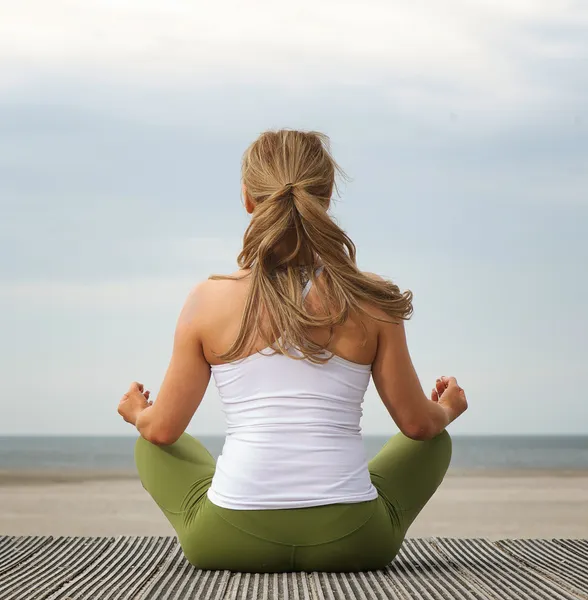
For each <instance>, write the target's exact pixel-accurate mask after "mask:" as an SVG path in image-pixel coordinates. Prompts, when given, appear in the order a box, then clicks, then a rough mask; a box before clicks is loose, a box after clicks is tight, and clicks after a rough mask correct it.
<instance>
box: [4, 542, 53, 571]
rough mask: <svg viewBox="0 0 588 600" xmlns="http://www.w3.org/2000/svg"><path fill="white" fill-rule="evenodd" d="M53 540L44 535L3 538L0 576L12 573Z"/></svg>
mask: <svg viewBox="0 0 588 600" xmlns="http://www.w3.org/2000/svg"><path fill="white" fill-rule="evenodd" d="M52 539H53V538H52V537H51V536H42V535H36V536H27V537H14V536H3V539H2V542H1V544H0V575H1V574H2V573H6V572H7V571H10V570H11V569H13V568H14V567H16V566H18V565H19V564H20V563H21V562H23V561H24V560H26V559H27V558H28V557H29V556H31V555H32V554H35V553H36V552H38V551H40V550H41V548H42V547H43V546H45V545H46V544H49V543H50V542H51V540H52Z"/></svg>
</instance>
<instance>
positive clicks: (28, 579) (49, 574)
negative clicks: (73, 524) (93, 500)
mask: <svg viewBox="0 0 588 600" xmlns="http://www.w3.org/2000/svg"><path fill="white" fill-rule="evenodd" d="M109 543H110V539H109V538H81V537H77V538H76V537H57V538H53V539H50V540H49V541H48V542H47V543H44V544H41V545H40V546H39V545H36V546H35V549H36V550H35V552H33V553H32V554H29V555H27V556H26V558H24V559H23V560H21V561H19V563H18V564H16V565H13V566H12V568H11V569H10V570H8V571H7V572H6V573H4V574H3V576H2V578H1V579H0V598H2V600H16V599H18V598H27V600H40V599H41V598H46V597H47V596H48V595H50V593H51V592H52V591H53V590H55V589H57V588H59V587H60V586H61V585H62V584H63V582H65V581H67V580H68V579H70V578H71V577H73V576H75V575H76V574H77V573H79V572H80V571H82V570H83V569H84V568H85V567H86V566H87V565H89V564H92V563H93V562H94V561H95V559H96V558H97V556H99V555H100V554H101V553H102V552H103V551H104V550H105V548H106V547H107V546H108V544H109Z"/></svg>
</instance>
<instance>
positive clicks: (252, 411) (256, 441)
mask: <svg viewBox="0 0 588 600" xmlns="http://www.w3.org/2000/svg"><path fill="white" fill-rule="evenodd" d="M320 270H321V267H319V269H318V270H317V274H318V273H319V272H320ZM310 285H311V281H309V282H308V283H307V285H306V287H305V289H304V291H303V297H306V294H307V293H308V291H309V289H310ZM270 352H272V350H271V349H270V348H267V349H265V350H262V353H263V354H259V353H256V354H252V355H251V356H248V357H246V358H243V359H240V360H237V361H232V362H230V363H225V364H222V365H212V366H211V369H212V374H213V377H214V381H215V384H216V387H217V389H218V392H219V394H220V397H221V401H222V404H223V410H224V413H225V417H226V427H227V429H226V439H225V443H224V447H223V450H222V454H221V455H220V456H219V458H218V461H217V464H216V471H215V474H214V477H213V480H212V485H211V486H210V488H209V490H208V498H209V499H210V501H211V502H212V503H213V504H216V505H217V506H221V507H223V508H229V509H234V510H257V509H261V510H263V509H280V508H304V507H309V506H321V505H325V504H337V503H355V502H365V501H368V500H373V499H375V498H377V495H378V493H377V491H376V489H375V488H374V486H373V485H372V483H371V480H370V476H369V472H368V466H367V459H366V455H365V450H364V446H363V440H362V437H361V428H360V419H361V415H362V403H363V397H364V394H365V391H366V388H367V386H368V383H369V381H370V375H371V366H370V365H362V364H358V363H354V362H351V361H348V360H346V359H344V358H341V357H339V356H336V355H333V356H332V357H331V359H330V360H329V362H327V363H325V364H320V365H317V364H313V363H311V362H310V361H308V360H294V359H292V358H288V357H287V356H284V355H283V354H273V355H272V354H269V353H270ZM290 353H291V354H293V355H297V356H301V353H300V352H298V351H296V350H294V349H290ZM325 356H329V353H326V354H325Z"/></svg>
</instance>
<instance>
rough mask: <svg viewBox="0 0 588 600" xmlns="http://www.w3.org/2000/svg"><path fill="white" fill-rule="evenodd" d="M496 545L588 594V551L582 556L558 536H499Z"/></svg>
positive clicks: (577, 591)
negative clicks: (527, 537) (532, 537)
mask: <svg viewBox="0 0 588 600" xmlns="http://www.w3.org/2000/svg"><path fill="white" fill-rule="evenodd" d="M497 546H498V547H499V548H502V549H503V550H504V551H505V552H507V553H508V554H510V555H511V556H513V557H515V558H516V559H517V560H519V561H521V562H523V563H524V564H526V565H527V566H529V567H531V568H533V569H536V570H538V571H540V572H541V573H544V574H545V575H546V576H547V577H549V578H551V579H553V580H554V581H557V582H558V583H559V584H560V585H561V586H562V587H566V588H568V589H570V590H571V591H573V592H576V593H577V594H578V595H580V596H582V595H584V597H586V598H588V552H587V553H586V554H587V555H586V556H585V557H583V556H582V554H581V553H576V552H573V551H570V550H569V549H568V547H567V545H565V543H564V544H558V543H557V542H556V541H555V540H500V541H499V542H497Z"/></svg>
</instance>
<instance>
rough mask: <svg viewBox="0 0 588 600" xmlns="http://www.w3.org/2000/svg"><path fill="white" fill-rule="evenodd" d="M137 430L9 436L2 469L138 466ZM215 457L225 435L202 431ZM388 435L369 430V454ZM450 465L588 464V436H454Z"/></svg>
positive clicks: (2, 441) (1, 445) (1, 449)
mask: <svg viewBox="0 0 588 600" xmlns="http://www.w3.org/2000/svg"><path fill="white" fill-rule="evenodd" d="M136 439H137V436H129V437H120V436H118V437H108V436H47V437H39V436H4V437H0V470H17V471H23V470H35V471H39V470H51V471H55V470H67V469H71V470H76V471H80V470H82V471H84V470H90V471H91V470H100V471H105V470H116V471H121V470H123V471H124V470H133V471H134V469H135V466H134V462H133V450H134V444H135V441H136ZM198 439H199V440H200V441H201V442H202V443H203V444H204V445H205V446H206V447H207V448H208V450H209V451H210V452H211V454H212V455H213V456H214V457H215V458H216V457H217V456H218V455H219V454H220V453H221V451H222V445H223V437H222V436H198ZM387 439H388V438H387V437H383V436H370V435H366V436H364V445H365V449H366V454H367V456H368V458H372V457H373V456H375V455H376V454H377V453H378V451H379V450H380V449H381V448H382V446H383V445H384V444H385V443H386V441H387ZM452 439H453V458H452V463H451V469H457V470H466V471H478V470H479V471H484V470H508V469H512V470H533V469H540V470H573V471H577V470H584V469H586V470H588V435H587V436H555V435H554V436H531V435H528V436H527V435H526V436H460V435H455V436H452Z"/></svg>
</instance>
